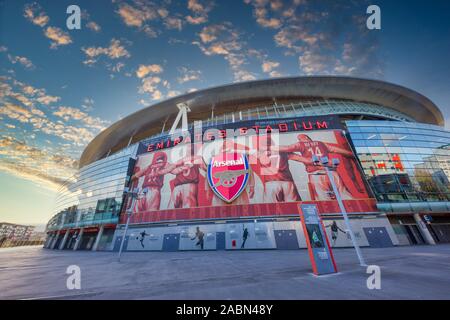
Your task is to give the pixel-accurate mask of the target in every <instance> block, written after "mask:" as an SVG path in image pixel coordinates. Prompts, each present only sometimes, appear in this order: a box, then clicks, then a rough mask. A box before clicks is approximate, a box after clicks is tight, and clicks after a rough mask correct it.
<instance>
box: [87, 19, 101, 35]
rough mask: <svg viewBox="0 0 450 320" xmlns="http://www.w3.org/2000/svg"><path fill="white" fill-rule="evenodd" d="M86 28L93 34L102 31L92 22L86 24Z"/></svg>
mask: <svg viewBox="0 0 450 320" xmlns="http://www.w3.org/2000/svg"><path fill="white" fill-rule="evenodd" d="M86 27H87V28H88V29H91V30H92V31H94V32H100V31H101V30H102V28H101V27H100V26H99V25H98V24H97V23H96V22H94V21H89V22H88V23H86Z"/></svg>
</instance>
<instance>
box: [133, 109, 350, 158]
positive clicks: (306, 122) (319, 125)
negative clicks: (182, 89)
mask: <svg viewBox="0 0 450 320" xmlns="http://www.w3.org/2000/svg"><path fill="white" fill-rule="evenodd" d="M329 129H342V126H341V124H340V122H339V120H338V118H337V117H335V116H324V117H322V118H317V117H305V118H303V119H292V120H290V119H288V120H286V121H283V122H280V121H278V122H277V121H273V120H272V121H259V122H255V121H253V122H251V121H240V122H237V123H232V124H227V125H224V126H222V127H221V128H211V127H208V128H200V129H197V128H194V131H193V132H188V133H187V134H185V135H183V136H178V137H176V138H174V137H170V136H168V137H166V138H163V139H161V138H160V139H159V140H157V141H149V142H148V143H145V144H144V145H145V150H143V152H153V151H155V150H161V149H166V148H171V147H174V146H176V145H178V144H180V143H199V142H208V141H214V140H216V139H225V138H227V137H239V136H250V135H255V134H256V135H258V134H265V133H275V132H278V133H285V132H292V131H314V130H329ZM143 152H141V153H143Z"/></svg>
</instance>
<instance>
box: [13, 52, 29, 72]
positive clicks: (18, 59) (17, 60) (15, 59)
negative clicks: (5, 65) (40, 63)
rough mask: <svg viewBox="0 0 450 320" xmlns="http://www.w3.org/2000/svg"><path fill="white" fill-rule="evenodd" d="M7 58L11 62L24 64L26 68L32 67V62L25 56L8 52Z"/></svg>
mask: <svg viewBox="0 0 450 320" xmlns="http://www.w3.org/2000/svg"><path fill="white" fill-rule="evenodd" d="M8 60H9V61H10V62H11V63H12V64H16V63H19V64H21V65H22V66H24V67H25V68H26V69H34V65H33V63H32V62H31V60H30V59H28V58H27V57H21V56H13V55H10V54H8Z"/></svg>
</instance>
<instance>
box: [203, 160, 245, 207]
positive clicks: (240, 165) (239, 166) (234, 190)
mask: <svg viewBox="0 0 450 320" xmlns="http://www.w3.org/2000/svg"><path fill="white" fill-rule="evenodd" d="M248 177H249V165H248V160H247V157H246V156H245V155H243V154H239V153H226V152H224V153H220V154H219V155H217V156H214V157H212V158H211V162H210V163H209V165H208V182H209V185H210V187H211V189H212V190H213V191H214V193H215V194H216V195H217V196H218V197H219V198H220V199H222V200H223V201H225V202H228V203H230V202H233V201H234V200H235V199H236V198H237V197H239V195H240V194H241V193H242V191H244V189H245V186H246V185H247V181H248Z"/></svg>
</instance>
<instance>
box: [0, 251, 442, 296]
mask: <svg viewBox="0 0 450 320" xmlns="http://www.w3.org/2000/svg"><path fill="white" fill-rule="evenodd" d="M362 250H363V254H364V256H365V258H366V260H367V263H368V264H374V265H378V266H380V268H381V290H369V289H367V286H366V280H367V277H368V276H369V275H368V274H366V269H365V268H362V267H360V266H359V265H358V261H357V257H356V254H355V251H354V250H353V249H335V250H334V255H335V258H336V262H337V265H338V268H339V271H340V272H339V273H338V274H336V275H329V276H322V277H315V276H312V274H311V266H310V262H309V258H308V253H307V251H306V250H295V251H281V250H277V251H275V250H273V251H271V250H261V251H233V252H230V251H210V252H195V251H190V252H125V253H124V254H123V256H122V262H120V263H119V262H117V253H113V252H87V251H85V252H83V251H76V252H74V251H59V250H46V249H42V248H40V247H25V248H8V249H0V299H41V298H54V299H450V245H438V246H411V247H395V248H383V249H374V248H364V249H362ZM69 265H78V266H79V267H80V270H81V290H68V289H67V287H66V280H67V277H68V276H69V275H67V274H66V269H67V267H68V266H69Z"/></svg>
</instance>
